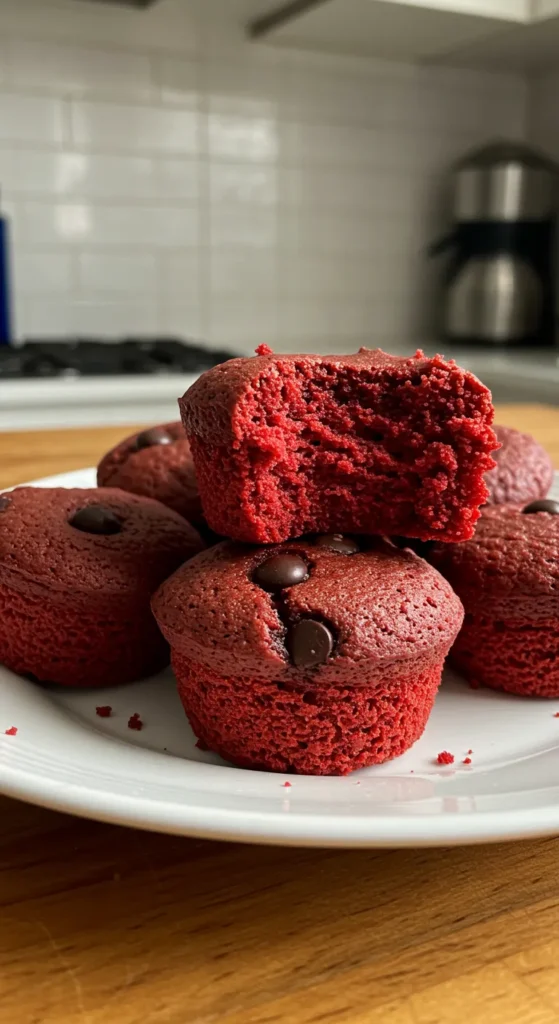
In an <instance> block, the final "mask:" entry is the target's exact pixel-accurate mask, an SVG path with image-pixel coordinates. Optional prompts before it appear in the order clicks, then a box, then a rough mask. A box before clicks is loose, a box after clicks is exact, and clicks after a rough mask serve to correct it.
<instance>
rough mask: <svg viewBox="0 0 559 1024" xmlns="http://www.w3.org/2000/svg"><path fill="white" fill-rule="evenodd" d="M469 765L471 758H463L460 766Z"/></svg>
mask: <svg viewBox="0 0 559 1024" xmlns="http://www.w3.org/2000/svg"><path fill="white" fill-rule="evenodd" d="M471 763H472V759H471V757H465V758H464V760H463V761H462V764H471Z"/></svg>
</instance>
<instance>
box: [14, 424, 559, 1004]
mask: <svg viewBox="0 0 559 1024" xmlns="http://www.w3.org/2000/svg"><path fill="white" fill-rule="evenodd" d="M498 421H499V422H501V423H508V424H510V425H511V426H516V427H518V428H520V429H524V430H528V431H530V432H531V433H533V434H535V436H536V437H538V439H539V440H540V441H542V443H543V444H544V445H545V446H546V447H547V448H548V449H549V451H550V452H551V453H552V455H553V458H554V461H555V465H556V466H557V467H559V409H548V408H544V407H541V406H506V407H505V406H503V407H501V408H500V409H499V410H498ZM131 429H132V428H131ZM124 433H126V431H125V430H123V429H122V428H115V427H111V428H107V429H103V430H95V429H91V430H82V429H80V430H73V431H46V432H44V433H22V434H0V487H1V486H8V485H10V484H15V483H18V482H21V481H23V480H29V479H32V478H34V477H38V476H42V475H46V474H50V473H55V472H59V471H62V470H69V469H77V468H80V467H82V466H85V465H92V464H94V463H95V462H96V461H97V460H98V458H99V456H100V455H101V454H102V453H103V452H104V451H105V450H106V449H107V448H108V447H109V446H110V445H111V444H113V443H115V442H116V441H117V440H118V439H119V438H120V437H121V436H123V435H124ZM0 810H1V812H2V814H1V816H0V1021H1V1022H2V1024H152V1022H153V1024H215V1022H223V1024H377V1022H378V1024H556V1022H557V1021H559V883H558V881H557V880H558V878H559V871H558V868H559V839H548V840H545V841H538V842H523V843H510V844H506V845H503V844H500V845H498V846H484V847H475V848H464V849H449V850H412V851H395V852H391V851H333V850H326V851H320V850H289V849H286V850H283V849H268V848H258V847H248V846H234V845H230V844H225V843H223V844H220V843H211V842H202V841H199V840H189V839H180V838H174V837H170V836H158V835H149V834H147V833H146V834H144V833H139V832H135V831H133V830H126V829H120V828H117V827H114V826H109V825H103V824H98V823H95V822H87V821H81V820H78V819H75V818H71V817H68V816H65V815H61V814H55V813H53V812H50V811H45V810H42V809H39V808H34V807H30V806H26V805H24V804H20V803H17V802H15V801H11V800H8V799H6V798H2V797H0Z"/></svg>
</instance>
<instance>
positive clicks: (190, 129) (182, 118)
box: [71, 100, 199, 154]
mask: <svg viewBox="0 0 559 1024" xmlns="http://www.w3.org/2000/svg"><path fill="white" fill-rule="evenodd" d="M198 122H199V118H198V114H197V113H196V112H195V111H191V110H175V109H173V110H170V109H164V108H162V107H147V106H142V105H132V104H128V105H124V104H122V105H120V104H117V103H96V102H91V101H88V100H84V101H81V100H75V101H72V122H71V123H72V142H73V143H74V144H75V145H76V146H83V147H85V148H91V149H95V148H96V147H99V148H101V149H109V150H111V149H116V150H124V151H126V150H132V151H133V152H134V151H136V152H137V151H141V152H144V153H154V152H155V153H192V154H193V153H197V152H198V147H199V125H198Z"/></svg>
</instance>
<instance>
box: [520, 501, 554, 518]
mask: <svg viewBox="0 0 559 1024" xmlns="http://www.w3.org/2000/svg"><path fill="white" fill-rule="evenodd" d="M522 511H523V512H527V513H530V512H550V513H551V515H552V516H559V501H554V500H553V498H539V499H538V501H531V502H530V504H529V505H526V506H525V508H523V509H522Z"/></svg>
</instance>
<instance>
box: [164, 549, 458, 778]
mask: <svg viewBox="0 0 559 1024" xmlns="http://www.w3.org/2000/svg"><path fill="white" fill-rule="evenodd" d="M368 543H369V544H370V547H369V550H360V544H359V543H358V542H357V541H356V540H355V539H354V538H350V537H343V536H341V535H339V534H338V535H328V536H319V537H314V538H312V537H311V538H303V539H301V540H298V541H290V542H289V543H288V544H283V545H279V546H274V547H272V548H262V547H253V548H250V547H245V546H243V545H240V544H234V543H232V542H230V541H227V542H223V543H221V544H218V545H216V546H215V547H213V548H211V549H209V550H208V551H205V552H203V553H202V554H201V555H198V556H197V557H196V558H194V559H192V561H190V562H189V563H188V564H187V565H184V566H182V568H181V569H179V570H178V572H176V573H175V574H174V576H172V577H171V578H170V579H168V580H167V581H166V582H165V583H164V584H163V585H162V586H161V587H160V588H159V590H158V591H157V593H156V595H155V596H154V598H153V601H152V607H153V610H154V614H155V617H156V619H157V621H158V623H159V626H160V628H161V631H162V632H163V634H164V636H165V637H166V638H167V640H168V641H169V643H170V645H171V661H172V665H173V668H174V670H175V674H176V677H177V682H178V689H179V694H180V697H181V700H182V702H183V705H184V708H185V711H186V713H187V715H188V717H189V719H190V722H191V725H192V728H193V730H194V732H195V733H196V735H197V736H198V738H199V740H200V741H201V742H202V743H203V744H205V745H206V746H207V747H209V749H210V750H214V751H216V752H217V753H219V754H221V756H222V757H224V758H225V759H226V760H228V761H232V762H234V763H235V764H237V765H240V766H241V767H245V768H256V769H266V770H268V771H276V772H297V773H299V774H306V775H345V774H347V773H348V772H351V771H353V770H354V769H356V768H362V767H365V766H366V765H372V764H379V763H380V762H382V761H386V760H388V759H389V758H393V757H398V755H399V754H402V753H403V752H404V751H405V750H407V748H408V747H409V746H411V744H412V743H414V742H415V740H417V739H418V737H419V736H421V733H422V732H423V729H424V728H425V724H426V722H427V718H428V716H429V713H430V711H431V708H432V706H433V701H434V699H435V694H436V692H437V688H438V686H439V683H440V679H441V671H442V667H443V661H444V658H445V656H446V654H447V651H448V649H449V647H450V645H451V644H452V641H453V640H454V638H455V636H456V634H457V632H458V630H459V628H460V625H461V623H462V617H463V612H462V606H461V604H460V601H459V600H458V598H457V597H456V595H455V594H454V593H453V592H452V590H451V588H450V587H449V586H448V584H447V583H446V581H445V580H444V579H443V578H442V577H441V576H440V575H439V574H438V573H437V572H436V571H435V570H434V569H433V568H432V567H431V566H429V565H428V564H427V562H425V561H423V559H421V558H418V557H417V556H416V555H415V554H413V553H412V552H411V551H409V550H408V551H399V550H398V549H397V548H395V547H394V546H393V545H392V544H391V543H390V542H389V541H383V540H380V539H379V540H376V541H375V540H372V541H370V542H368Z"/></svg>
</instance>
